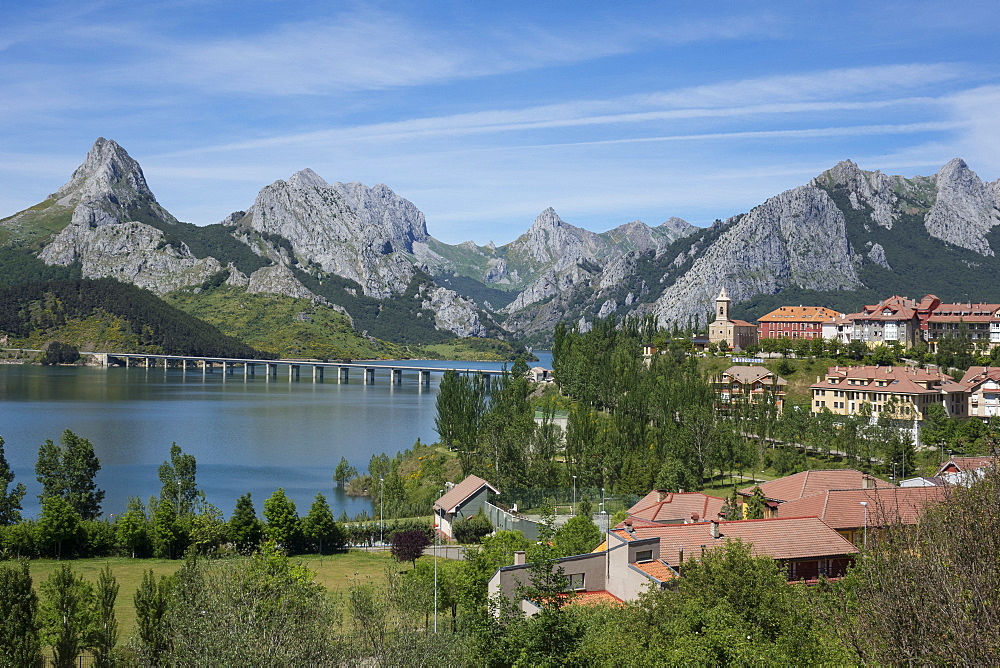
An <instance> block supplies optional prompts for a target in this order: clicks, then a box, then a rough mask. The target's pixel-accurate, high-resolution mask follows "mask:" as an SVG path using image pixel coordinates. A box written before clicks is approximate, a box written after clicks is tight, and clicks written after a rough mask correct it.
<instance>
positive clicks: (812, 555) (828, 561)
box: [489, 517, 858, 614]
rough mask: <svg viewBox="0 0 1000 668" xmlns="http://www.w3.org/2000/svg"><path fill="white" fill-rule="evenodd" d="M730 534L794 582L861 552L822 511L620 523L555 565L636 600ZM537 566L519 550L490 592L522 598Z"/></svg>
mask: <svg viewBox="0 0 1000 668" xmlns="http://www.w3.org/2000/svg"><path fill="white" fill-rule="evenodd" d="M727 540H740V541H742V542H744V543H746V544H748V545H749V546H750V551H751V553H752V554H753V555H755V556H767V557H771V558H772V559H774V560H776V561H778V562H779V563H780V564H781V565H782V566H783V567H784V568H785V569H786V572H787V576H788V580H789V582H807V583H809V582H816V581H817V580H818V579H819V578H821V577H828V578H837V577H841V576H842V575H843V574H844V572H845V571H846V570H847V567H848V565H849V564H850V563H851V561H852V560H853V558H854V555H855V554H857V552H858V549H857V547H855V546H854V545H853V544H852V543H851V542H850V541H848V540H847V539H845V538H844V537H843V536H841V535H840V534H839V533H837V532H836V531H834V530H833V529H831V528H830V527H829V526H827V525H826V524H825V523H824V522H823V521H822V520H820V519H818V518H816V517H790V518H777V519H764V520H736V521H717V520H712V521H709V522H697V523H690V524H658V523H655V522H649V521H647V520H639V521H630V522H626V523H625V524H623V525H620V526H618V527H616V528H614V529H612V530H611V531H610V532H608V534H607V540H606V542H605V544H604V545H602V546H601V548H599V549H598V550H596V551H594V552H591V553H590V554H580V555H575V556H572V557H565V558H563V559H559V560H557V562H556V564H555V565H554V568H561V569H562V571H563V573H564V574H565V576H566V578H567V582H568V588H569V589H570V590H571V591H574V592H577V593H585V594H587V595H590V596H596V597H599V598H602V599H605V600H608V598H609V597H610V598H611V599H613V600H620V601H633V600H635V599H636V598H637V597H638V596H639V594H641V593H642V592H643V591H647V590H648V589H650V588H654V589H656V588H666V587H668V586H670V585H671V584H672V583H673V582H674V581H676V580H677V579H678V578H679V577H681V576H682V572H683V571H681V567H682V566H683V564H684V562H685V560H688V561H690V560H692V559H693V560H697V559H701V558H702V555H704V554H705V553H706V552H707V551H709V550H711V549H713V548H715V547H718V546H720V545H724V544H725V542H726V541H727ZM602 548H603V549H602ZM529 569H530V564H528V563H526V561H525V555H524V553H523V552H518V553H515V557H514V565H513V566H506V567H504V568H500V569H498V570H497V572H496V573H494V575H493V577H492V578H491V579H490V582H489V593H490V595H491V596H493V595H496V594H502V595H504V596H506V597H508V598H509V599H510V600H519V596H518V590H519V588H520V587H521V586H522V585H524V586H527V585H528V584H529V583H530V570H529ZM519 603H520V607H521V609H522V610H523V611H524V612H526V613H528V614H533V613H534V612H537V611H538V609H539V605H538V604H537V603H535V602H533V601H526V600H519Z"/></svg>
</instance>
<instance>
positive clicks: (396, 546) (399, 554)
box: [389, 529, 431, 566]
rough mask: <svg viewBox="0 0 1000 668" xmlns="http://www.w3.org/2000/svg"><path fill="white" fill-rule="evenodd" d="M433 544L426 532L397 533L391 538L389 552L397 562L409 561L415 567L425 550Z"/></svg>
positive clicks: (417, 530)
mask: <svg viewBox="0 0 1000 668" xmlns="http://www.w3.org/2000/svg"><path fill="white" fill-rule="evenodd" d="M430 544H431V539H430V538H428V537H427V532H426V531H421V530H420V529H409V530H407V531H397V532H396V533H394V534H392V536H390V537H389V545H390V547H389V552H390V553H391V554H392V556H393V558H394V559H395V560H396V561H409V562H411V563H412V564H413V565H414V566H416V565H417V559H419V558H420V556H421V555H422V554H423V553H424V548H426V547H427V546H429V545H430Z"/></svg>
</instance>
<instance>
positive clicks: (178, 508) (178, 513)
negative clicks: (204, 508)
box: [174, 480, 181, 517]
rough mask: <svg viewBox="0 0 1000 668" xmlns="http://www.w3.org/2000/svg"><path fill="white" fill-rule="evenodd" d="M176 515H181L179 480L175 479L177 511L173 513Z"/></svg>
mask: <svg viewBox="0 0 1000 668" xmlns="http://www.w3.org/2000/svg"><path fill="white" fill-rule="evenodd" d="M174 515H175V516H176V517H180V516H181V481H180V480H178V481H177V512H176V513H174Z"/></svg>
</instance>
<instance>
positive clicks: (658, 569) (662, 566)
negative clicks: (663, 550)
mask: <svg viewBox="0 0 1000 668" xmlns="http://www.w3.org/2000/svg"><path fill="white" fill-rule="evenodd" d="M632 565H633V566H635V567H636V568H638V569H639V570H640V571H642V572H643V573H645V574H646V575H649V576H650V577H652V578H653V579H655V580H656V581H658V582H667V581H669V580H674V579H676V578H677V571H675V570H674V569H672V568H670V565H669V564H667V562H665V561H663V559H650V560H649V561H637V562H635V563H634V564H632Z"/></svg>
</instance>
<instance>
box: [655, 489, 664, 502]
mask: <svg viewBox="0 0 1000 668" xmlns="http://www.w3.org/2000/svg"><path fill="white" fill-rule="evenodd" d="M666 500H667V492H665V491H664V490H662V489H658V490H656V501H657V502H658V503H663V502H664V501H666Z"/></svg>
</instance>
